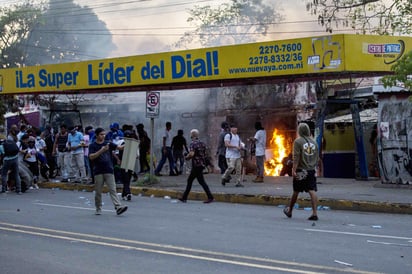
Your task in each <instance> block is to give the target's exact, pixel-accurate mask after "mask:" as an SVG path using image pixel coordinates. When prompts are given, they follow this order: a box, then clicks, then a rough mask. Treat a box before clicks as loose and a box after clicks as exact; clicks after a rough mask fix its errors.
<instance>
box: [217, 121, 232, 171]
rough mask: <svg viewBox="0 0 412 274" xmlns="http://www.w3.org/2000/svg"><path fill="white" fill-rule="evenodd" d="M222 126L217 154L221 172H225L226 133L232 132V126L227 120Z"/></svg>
mask: <svg viewBox="0 0 412 274" xmlns="http://www.w3.org/2000/svg"><path fill="white" fill-rule="evenodd" d="M220 127H221V130H220V134H219V140H218V144H217V152H216V155H217V157H218V166H219V168H220V174H223V173H225V171H226V169H227V162H226V145H225V136H226V134H228V133H230V127H229V124H228V123H227V122H222V123H221V124H220Z"/></svg>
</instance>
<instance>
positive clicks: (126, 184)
mask: <svg viewBox="0 0 412 274" xmlns="http://www.w3.org/2000/svg"><path fill="white" fill-rule="evenodd" d="M120 173H121V178H122V183H123V190H122V197H125V196H127V195H128V194H131V192H130V180H131V178H132V171H130V170H128V171H126V170H124V169H123V168H122V169H120Z"/></svg>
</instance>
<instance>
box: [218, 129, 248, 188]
mask: <svg viewBox="0 0 412 274" xmlns="http://www.w3.org/2000/svg"><path fill="white" fill-rule="evenodd" d="M224 140H225V146H226V161H227V165H228V168H227V169H226V171H225V173H224V174H223V175H222V185H223V186H225V185H226V183H229V182H230V179H231V176H230V174H232V172H233V171H235V173H236V177H237V178H236V182H237V183H236V185H235V186H236V187H243V185H242V183H241V180H242V157H241V156H242V155H241V153H240V152H241V150H242V149H244V144H243V143H242V141H241V140H240V136H239V135H238V134H237V127H236V126H235V125H231V126H230V133H227V134H226V135H225V139H224Z"/></svg>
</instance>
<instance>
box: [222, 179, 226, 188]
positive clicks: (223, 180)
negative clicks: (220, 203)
mask: <svg viewBox="0 0 412 274" xmlns="http://www.w3.org/2000/svg"><path fill="white" fill-rule="evenodd" d="M225 185H226V179H224V178H222V186H225Z"/></svg>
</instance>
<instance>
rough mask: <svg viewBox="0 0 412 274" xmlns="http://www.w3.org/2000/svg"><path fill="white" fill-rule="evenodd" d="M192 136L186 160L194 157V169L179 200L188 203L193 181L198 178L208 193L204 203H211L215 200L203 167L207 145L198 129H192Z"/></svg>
mask: <svg viewBox="0 0 412 274" xmlns="http://www.w3.org/2000/svg"><path fill="white" fill-rule="evenodd" d="M190 138H191V139H192V142H191V143H190V146H189V147H190V151H189V154H188V155H187V156H186V160H189V159H192V169H191V170H190V174H189V177H188V178H187V185H186V190H185V192H184V193H183V196H182V198H180V199H179V200H180V201H181V202H183V203H186V201H187V197H188V196H189V193H190V190H191V189H192V183H193V181H194V179H197V181H198V182H199V184H200V185H201V186H202V188H203V190H204V191H205V192H206V195H207V200H206V201H204V203H205V204H209V203H211V202H213V200H214V198H213V195H212V193H211V192H210V189H209V186H208V185H207V184H206V181H205V178H204V176H203V169H204V168H205V164H206V145H205V144H204V143H203V142H201V141H200V140H199V131H198V130H197V129H192V130H191V131H190Z"/></svg>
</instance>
